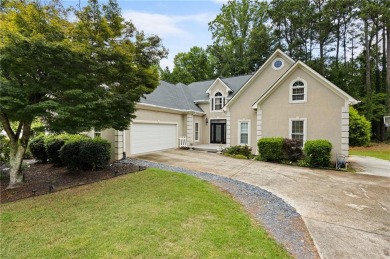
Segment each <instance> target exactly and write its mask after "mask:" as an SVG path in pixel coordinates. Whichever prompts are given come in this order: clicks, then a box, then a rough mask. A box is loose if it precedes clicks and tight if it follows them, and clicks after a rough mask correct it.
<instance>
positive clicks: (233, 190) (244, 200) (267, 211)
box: [120, 158, 319, 258]
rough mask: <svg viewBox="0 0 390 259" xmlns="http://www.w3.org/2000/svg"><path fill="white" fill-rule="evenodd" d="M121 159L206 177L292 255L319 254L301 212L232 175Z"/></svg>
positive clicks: (126, 161)
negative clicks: (230, 196) (233, 199)
mask: <svg viewBox="0 0 390 259" xmlns="http://www.w3.org/2000/svg"><path fill="white" fill-rule="evenodd" d="M120 162H121V163H130V164H134V165H137V166H145V167H153V168H159V169H163V170H167V171H172V172H180V173H185V174H188V175H192V176H195V177H198V178H200V179H203V180H206V181H208V182H210V183H212V184H214V185H216V186H218V187H220V188H221V189H223V190H225V191H227V192H229V193H230V194H231V195H232V196H233V197H234V198H235V199H236V200H237V201H239V202H240V203H241V204H242V205H243V206H244V207H245V209H246V210H247V211H248V212H249V213H250V214H251V215H252V216H253V217H254V219H255V220H256V221H257V222H258V223H260V224H261V225H262V226H263V227H264V228H265V229H266V230H267V231H268V233H270V234H271V235H272V236H273V237H274V238H275V239H276V241H277V242H279V243H281V244H282V245H283V246H284V247H286V249H287V250H288V251H289V252H290V253H291V254H292V255H293V256H294V257H297V258H319V256H318V253H317V251H316V250H315V247H314V244H313V241H312V240H311V238H310V235H309V233H308V231H307V228H306V226H305V225H304V223H303V221H302V218H301V216H300V214H299V213H298V212H296V210H295V209H294V208H293V207H291V206H290V205H289V204H287V203H286V202H285V201H284V200H282V199H281V198H279V197H277V196H275V195H273V194H272V193H270V192H268V191H265V190H263V189H261V188H259V187H257V186H254V185H250V184H247V183H243V182H240V181H237V180H234V179H231V178H227V177H223V176H219V175H214V174H210V173H204V172H199V171H194V170H188V169H185V168H180V167H175V166H169V165H165V164H161V163H156V162H150V161H145V160H140V159H134V158H126V159H124V160H121V161H120Z"/></svg>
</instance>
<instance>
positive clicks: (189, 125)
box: [187, 114, 194, 144]
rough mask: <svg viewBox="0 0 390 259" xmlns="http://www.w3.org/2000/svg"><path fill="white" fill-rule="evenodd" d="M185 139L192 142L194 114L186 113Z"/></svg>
mask: <svg viewBox="0 0 390 259" xmlns="http://www.w3.org/2000/svg"><path fill="white" fill-rule="evenodd" d="M187 141H188V143H192V144H193V143H194V116H193V115H192V114H187Z"/></svg>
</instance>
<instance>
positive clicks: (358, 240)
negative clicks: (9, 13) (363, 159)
mask: <svg viewBox="0 0 390 259" xmlns="http://www.w3.org/2000/svg"><path fill="white" fill-rule="evenodd" d="M135 157H136V158H139V159H144V160H149V161H154V162H159V163H165V164H169V165H173V166H178V167H183V168H188V169H192V170H198V171H201V172H208V173H213V174H217V175H223V176H226V177H231V178H233V179H236V180H240V181H243V182H246V183H249V184H252V185H256V186H258V187H260V188H262V189H265V190H267V191H269V192H272V193H273V194H275V195H277V196H279V197H281V198H282V199H284V200H285V201H286V202H287V203H289V204H290V205H292V206H293V207H295V208H296V210H297V211H298V212H299V213H300V214H301V216H302V218H303V220H304V221H305V223H306V226H307V228H308V230H309V232H310V233H311V235H312V237H313V240H314V243H315V244H316V246H317V249H318V251H319V253H320V255H321V257H322V258H390V178H387V177H379V176H371V175H360V174H351V173H343V172H337V171H327V170H312V169H307V168H300V167H293V166H285V165H278V164H272V163H264V162H259V161H250V160H239V159H233V158H229V157H225V156H223V155H219V154H212V153H205V152H199V151H189V150H167V151H161V152H156V153H150V154H144V155H138V156H135Z"/></svg>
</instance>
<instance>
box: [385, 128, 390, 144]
mask: <svg viewBox="0 0 390 259" xmlns="http://www.w3.org/2000/svg"><path fill="white" fill-rule="evenodd" d="M385 142H386V143H388V144H389V143H390V128H387V129H386V134H385Z"/></svg>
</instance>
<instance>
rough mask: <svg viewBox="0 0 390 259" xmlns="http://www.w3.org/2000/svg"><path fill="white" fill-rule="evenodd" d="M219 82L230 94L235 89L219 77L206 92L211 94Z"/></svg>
mask: <svg viewBox="0 0 390 259" xmlns="http://www.w3.org/2000/svg"><path fill="white" fill-rule="evenodd" d="M218 83H220V84H221V85H223V86H224V87H225V88H226V94H228V93H229V92H233V90H232V89H231V88H230V87H229V86H227V84H225V82H224V81H222V80H221V79H220V78H219V77H218V78H217V79H215V81H214V82H213V83H212V84H211V85H210V87H209V88H208V89H207V91H206V93H208V94H210V93H211V91H212V89H213V88H214V87H215V86H216V85H218Z"/></svg>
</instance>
